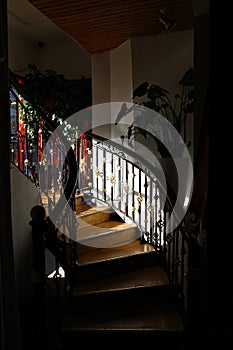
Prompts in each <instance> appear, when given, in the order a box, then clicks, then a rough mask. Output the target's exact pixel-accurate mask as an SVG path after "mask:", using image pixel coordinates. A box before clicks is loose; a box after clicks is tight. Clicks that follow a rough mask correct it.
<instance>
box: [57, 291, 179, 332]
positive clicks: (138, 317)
mask: <svg viewBox="0 0 233 350" xmlns="http://www.w3.org/2000/svg"><path fill="white" fill-rule="evenodd" d="M113 294H114V298H113ZM95 298H96V299H95V300H96V301H95V300H94V298H92V299H90V298H87V299H86V300H85V301H83V300H82V302H80V303H79V304H78V307H77V308H73V309H69V308H68V309H67V314H66V316H65V318H64V322H63V325H62V330H63V331H66V332H77V333H78V332H83V331H98V332H99V331H115V332H119V331H131V332H132V331H133V332H137V331H144V332H145V331H148V332H149V331H154V332H156V331H158V332H164V331H184V325H183V322H182V319H181V317H180V312H179V309H178V307H177V306H176V304H175V303H174V302H173V301H169V300H168V301H166V302H161V300H160V299H159V298H155V297H154V295H153V294H151V295H150V298H149V297H148V296H147V295H145V298H143V293H141V294H140V295H137V294H136V293H135V294H134V296H133V297H132V294H129V297H126V294H123V293H121V297H119V295H118V293H117V295H116V294H115V293H108V294H107V296H106V295H105V296H104V297H103V298H100V297H97V296H95Z"/></svg>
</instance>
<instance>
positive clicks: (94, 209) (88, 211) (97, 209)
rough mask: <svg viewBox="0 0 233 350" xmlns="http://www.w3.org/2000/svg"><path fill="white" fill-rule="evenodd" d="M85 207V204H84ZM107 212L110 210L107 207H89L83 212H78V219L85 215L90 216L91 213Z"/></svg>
mask: <svg viewBox="0 0 233 350" xmlns="http://www.w3.org/2000/svg"><path fill="white" fill-rule="evenodd" d="M84 205H85V204H84ZM103 211H104V212H108V213H111V212H112V211H111V209H110V208H109V207H106V206H89V208H87V209H85V210H83V211H82V212H80V213H79V214H78V217H82V216H85V215H91V214H93V213H101V212H103Z"/></svg>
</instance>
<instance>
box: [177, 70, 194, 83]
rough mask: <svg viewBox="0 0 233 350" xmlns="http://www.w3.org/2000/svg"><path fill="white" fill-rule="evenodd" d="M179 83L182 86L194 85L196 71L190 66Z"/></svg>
mask: <svg viewBox="0 0 233 350" xmlns="http://www.w3.org/2000/svg"><path fill="white" fill-rule="evenodd" d="M179 84H180V85H182V86H193V84H194V72H193V69H192V68H191V67H190V68H189V69H188V70H187V72H186V73H185V74H184V76H183V77H182V78H181V79H180V81H179Z"/></svg>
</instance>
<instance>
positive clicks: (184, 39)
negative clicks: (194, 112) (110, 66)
mask: <svg viewBox="0 0 233 350" xmlns="http://www.w3.org/2000/svg"><path fill="white" fill-rule="evenodd" d="M193 46H194V40H193V30H188V31H181V32H174V33H169V34H168V35H166V34H164V35H161V36H143V37H139V38H135V39H133V40H132V62H133V87H134V88H136V87H137V86H138V85H139V84H141V83H142V82H144V81H148V82H149V83H150V84H152V83H155V84H157V85H160V86H162V87H164V88H165V89H167V90H168V91H169V92H171V93H176V92H177V88H178V81H179V80H180V78H181V77H182V76H183V74H184V73H185V71H186V70H187V69H188V68H189V67H190V66H191V67H193V52H194V47H193Z"/></svg>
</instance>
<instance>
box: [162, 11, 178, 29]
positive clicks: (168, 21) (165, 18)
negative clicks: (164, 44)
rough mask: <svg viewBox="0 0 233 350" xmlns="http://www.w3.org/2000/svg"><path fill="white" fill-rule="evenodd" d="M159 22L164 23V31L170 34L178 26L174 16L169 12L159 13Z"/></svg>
mask: <svg viewBox="0 0 233 350" xmlns="http://www.w3.org/2000/svg"><path fill="white" fill-rule="evenodd" d="M159 21H160V22H161V23H162V25H163V28H162V31H165V32H167V33H168V32H170V31H171V30H172V29H173V28H174V27H175V25H176V22H175V20H174V18H173V16H172V14H171V13H170V12H169V11H168V10H164V9H161V10H160V11H159Z"/></svg>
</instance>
